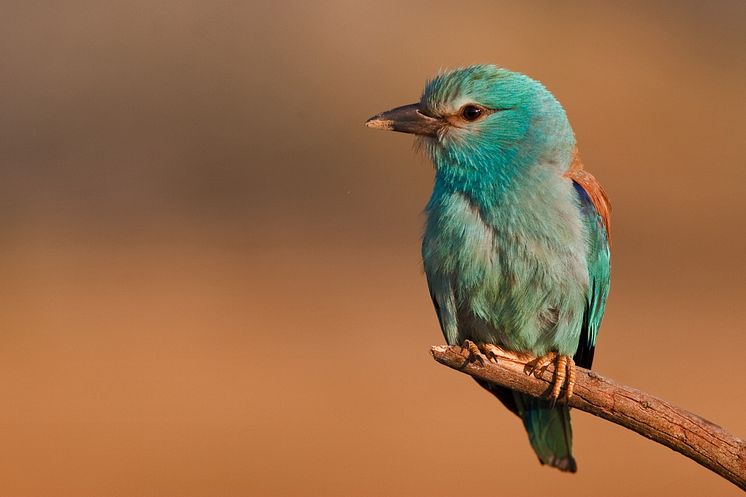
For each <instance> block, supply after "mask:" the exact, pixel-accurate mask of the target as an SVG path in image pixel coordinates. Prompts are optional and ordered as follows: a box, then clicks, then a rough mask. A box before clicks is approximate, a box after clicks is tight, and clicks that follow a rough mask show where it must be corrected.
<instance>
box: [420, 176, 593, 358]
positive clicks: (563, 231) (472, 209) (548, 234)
mask: <svg viewBox="0 0 746 497" xmlns="http://www.w3.org/2000/svg"><path fill="white" fill-rule="evenodd" d="M485 204H486V205H485ZM427 215H428V220H427V226H426V230H425V235H424V238H423V246H422V256H423V262H424V267H425V273H426V275H427V278H428V284H429V286H430V290H431V294H432V295H433V300H434V302H435V304H436V310H437V311H438V315H439V319H440V322H441V327H442V328H443V333H444V334H445V336H446V340H447V341H448V342H449V343H460V342H462V341H463V340H464V339H466V338H468V339H471V340H473V341H476V342H489V343H497V344H499V345H502V346H504V347H506V348H509V349H512V350H517V351H525V352H531V353H533V354H543V353H545V352H547V351H549V350H559V351H560V352H561V353H565V354H570V355H572V354H573V353H574V352H575V350H576V348H577V343H578V337H579V334H580V327H581V320H582V316H583V311H584V309H585V303H586V292H587V288H588V272H587V265H586V250H587V249H586V245H587V244H586V237H587V233H586V231H585V229H586V228H585V226H584V224H583V223H582V221H581V216H580V212H579V205H578V201H577V197H576V194H575V192H574V190H573V188H572V184H571V182H570V181H569V180H567V179H566V178H564V177H562V176H561V175H560V174H559V173H558V172H557V171H556V169H554V168H542V167H539V166H537V167H536V168H534V169H533V170H532V171H531V172H529V173H527V174H526V175H525V178H524V181H523V182H522V183H520V184H516V185H515V187H514V188H512V189H511V191H510V192H509V193H508V194H506V195H505V196H504V197H502V198H500V199H496V201H495V202H490V203H487V202H484V201H483V200H482V201H479V202H478V201H476V200H475V199H474V198H472V197H471V196H469V195H468V194H466V193H463V192H458V191H444V190H442V189H439V188H438V187H437V185H436V188H435V190H434V192H433V198H432V199H431V202H430V204H429V207H428V211H427Z"/></svg>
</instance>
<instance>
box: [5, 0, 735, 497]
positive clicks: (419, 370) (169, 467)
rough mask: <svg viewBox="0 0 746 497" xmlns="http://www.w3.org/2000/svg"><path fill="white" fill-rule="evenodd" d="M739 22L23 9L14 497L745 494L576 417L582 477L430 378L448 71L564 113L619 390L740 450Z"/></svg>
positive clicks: (9, 280) (663, 12) (582, 15)
mask: <svg viewBox="0 0 746 497" xmlns="http://www.w3.org/2000/svg"><path fill="white" fill-rule="evenodd" d="M745 6H746V4H745V3H744V2H742V1H741V0H734V1H721V2H694V1H682V2H668V3H664V2H640V3H626V4H615V5H614V6H611V5H608V6H605V5H602V4H600V3H598V2H592V3H587V4H580V3H575V2H569V3H568V2H539V3H527V2H516V3H502V2H487V1H485V2H475V3H456V2H440V3H432V2H412V3H407V5H406V6H403V5H401V2H393V1H392V2H385V1H375V2H372V1H364V2H362V1H361V2H341V1H338V2H333V1H328V2H296V3H285V2H279V3H276V4H272V3H269V2H267V3H263V4H252V3H250V2H229V1H212V2H195V1H185V2H177V1H169V0H157V1H150V0H149V1H145V0H138V1H134V2H98V1H90V2H83V1H69V2H52V1H47V2H34V1H6V2H3V4H2V8H1V12H0V42H1V43H2V47H3V49H2V50H1V51H0V67H1V68H2V69H1V70H0V90H1V92H2V93H1V96H0V167H1V168H2V177H1V178H0V203H1V205H0V227H1V228H2V237H1V240H0V255H1V257H0V295H1V296H2V312H1V313H0V320H1V321H0V325H1V329H2V337H3V339H2V345H1V346H0V399H2V408H0V495H8V496H11V495H12V496H19V497H20V496H64V495H71V496H72V495H74V496H112V497H114V496H128V497H131V496H238V495H257V496H377V495H393V496H409V495H411V496H431V495H432V496H440V495H442V496H446V495H448V496H452V495H478V496H489V495H549V494H551V495H556V496H559V495H573V496H583V495H620V496H621V495H624V496H627V495H679V496H685V495H710V496H713V495H738V494H739V493H738V491H737V489H736V488H735V487H734V486H732V485H730V484H728V483H726V482H724V481H723V480H721V479H719V478H718V477H716V476H714V475H713V474H711V473H709V472H707V471H706V470H704V469H703V468H701V467H699V466H697V465H696V464H694V463H693V462H690V461H688V460H686V459H684V458H683V457H681V456H680V455H678V454H675V453H673V452H671V451H669V450H668V449H665V448H663V447H661V446H658V445H656V444H653V443H651V442H649V441H647V440H645V439H643V438H641V437H639V436H637V435H635V434H633V433H631V432H627V431H625V430H624V429H622V428H619V427H616V426H613V425H611V424H609V423H607V422H604V421H601V420H598V419H595V418H592V417H591V416H588V415H586V414H584V413H579V412H578V413H575V434H576V436H575V439H576V455H577V459H578V463H579V468H580V469H579V472H578V474H576V475H565V474H560V473H559V472H557V471H553V470H551V469H547V468H542V467H540V466H539V465H538V463H537V462H536V461H535V458H534V455H533V454H532V452H531V450H530V448H529V445H528V442H527V440H526V436H525V434H524V433H523V430H522V428H521V426H520V425H519V422H518V420H517V419H514V418H513V417H512V416H511V415H510V414H509V413H508V412H507V411H506V410H505V409H503V408H502V407H501V406H500V405H499V404H498V403H497V402H496V401H494V399H492V398H490V396H489V395H488V394H486V393H485V392H483V391H481V390H480V389H478V388H477V387H476V386H475V385H473V384H472V382H470V381H469V380H468V379H467V378H465V377H462V376H461V375H458V374H456V373H454V372H451V371H448V370H446V369H445V368H443V367H440V366H437V365H436V364H435V363H434V362H433V361H432V360H431V359H430V357H429V355H428V347H429V345H430V344H433V343H440V342H442V338H441V336H440V331H439V330H438V326H437V321H436V319H435V315H434V313H433V312H432V309H431V304H430V300H429V297H428V295H427V291H426V286H425V280H424V277H423V275H422V272H421V269H420V263H419V235H420V229H421V227H420V226H421V223H422V216H421V214H420V213H421V209H422V207H423V205H424V203H425V202H426V200H427V197H428V193H429V189H430V187H431V182H432V171H431V168H430V166H429V165H428V164H427V163H426V161H425V160H424V159H422V158H420V157H416V156H415V155H414V154H413V153H412V150H411V142H412V140H411V138H410V137H407V136H403V135H394V134H387V133H380V132H374V131H371V130H366V129H364V128H363V127H362V122H363V121H364V120H365V118H367V117H368V116H369V115H371V114H373V113H376V112H378V111H381V110H384V109H386V108H389V107H392V106H395V105H399V104H405V103H409V102H411V101H414V100H416V99H417V98H418V96H419V92H420V90H421V88H422V85H423V83H424V81H425V79H426V78H427V77H428V76H431V75H432V74H433V73H435V72H436V71H437V70H438V69H439V68H440V67H452V66H457V65H464V64H469V63H474V62H496V63H499V64H501V65H504V66H506V67H509V68H512V69H515V70H519V71H523V72H526V73H528V74H531V75H532V76H534V77H536V78H538V79H540V80H542V81H543V82H545V83H546V84H547V85H548V86H549V88H550V89H552V90H553V91H554V92H555V94H556V95H557V96H558V98H559V99H560V100H561V101H562V102H563V103H564V105H565V107H566V109H567V110H568V113H569V115H570V119H571V121H572V122H573V124H574V127H575V131H576V133H577V136H578V139H579V143H580V146H581V150H582V153H583V157H584V161H585V163H586V165H587V167H588V168H589V169H591V170H592V171H593V172H594V173H595V174H596V175H597V177H598V178H599V179H600V180H601V181H602V183H603V184H604V185H605V186H606V187H607V189H608V191H609V193H610V195H611V197H612V200H613V202H614V208H615V210H614V235H615V240H614V241H615V244H614V277H613V280H614V283H613V291H612V295H611V299H610V303H609V306H608V312H607V317H606V320H605V322H604V326H603V329H602V332H601V336H600V343H599V348H598V350H597V355H596V364H595V366H596V369H597V370H598V371H599V372H601V373H602V374H606V375H609V376H611V377H613V378H615V379H617V380H619V381H622V382H625V383H628V384H631V385H635V386H637V387H640V388H642V389H644V390H647V391H649V392H651V393H654V394H658V395H660V396H663V397H664V398H666V399H669V400H671V401H673V402H674V403H676V404H679V405H682V406H685V407H687V408H689V409H691V410H693V411H694V412H697V413H699V414H701V415H703V416H705V417H707V418H709V419H712V420H714V421H716V422H718V423H720V424H722V425H723V426H725V427H727V428H729V429H730V430H732V431H734V432H735V433H737V434H741V435H744V434H746V416H744V409H745V408H746V398H745V394H744V376H745V374H746V367H745V366H744V360H743V351H744V347H746V334H745V333H744V327H745V326H744V323H746V307H745V306H744V300H745V299H746V283H745V279H746V264H745V263H744V254H746V232H745V230H744V213H745V211H746V208H745V207H744V194H746V186H744V185H746V167H745V166H746V141H745V140H744V138H743V137H744V124H743V122H744V116H745V115H746V98H745V97H746V95H745V94H744V93H745V90H744V89H745V88H746V70H745V69H746V68H745V65H744V63H743V50H744V46H745V44H744V43H745V42H746V8H745Z"/></svg>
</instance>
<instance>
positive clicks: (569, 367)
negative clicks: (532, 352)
mask: <svg viewBox="0 0 746 497" xmlns="http://www.w3.org/2000/svg"><path fill="white" fill-rule="evenodd" d="M552 362H554V378H553V379H552V392H551V393H550V394H549V398H550V400H551V403H552V406H554V404H555V403H556V402H557V399H558V398H559V396H560V391H561V390H562V386H563V385H564V387H565V402H569V401H570V397H572V393H573V389H574V388H575V361H574V360H573V358H572V357H570V356H568V355H560V354H558V353H557V352H549V353H548V354H546V355H543V356H541V357H538V358H536V359H535V360H534V361H533V362H532V363H529V365H528V366H529V374H533V375H534V376H536V377H538V376H539V375H538V373H541V372H544V371H545V370H546V368H547V366H549V365H550V364H551V363H552Z"/></svg>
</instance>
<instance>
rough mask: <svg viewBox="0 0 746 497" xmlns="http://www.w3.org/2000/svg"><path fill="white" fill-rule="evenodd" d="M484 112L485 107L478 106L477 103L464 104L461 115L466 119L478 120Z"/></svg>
mask: <svg viewBox="0 0 746 497" xmlns="http://www.w3.org/2000/svg"><path fill="white" fill-rule="evenodd" d="M483 112H484V109H482V108H481V107H477V106H476V105H464V106H463V107H462V108H461V117H463V118H464V119H465V120H466V121H476V120H477V119H479V118H480V117H481V115H482V113H483Z"/></svg>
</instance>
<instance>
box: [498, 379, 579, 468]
mask: <svg viewBox="0 0 746 497" xmlns="http://www.w3.org/2000/svg"><path fill="white" fill-rule="evenodd" d="M513 397H514V399H515V404H516V410H517V414H518V415H519V416H520V417H521V419H522V420H523V426H525V427H526V431H527V432H528V440H529V441H530V442H531V446H532V447H533V448H534V452H536V455H537V456H539V461H540V462H541V463H542V464H548V465H549V466H554V467H555V468H558V469H559V470H561V471H569V472H570V473H574V472H575V471H577V469H578V468H577V465H576V464H575V458H574V457H573V456H572V426H571V425H570V408H569V407H568V406H566V405H557V406H555V407H550V405H549V402H548V401H546V400H542V399H537V398H535V397H531V396H528V395H523V394H520V393H517V392H513Z"/></svg>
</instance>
